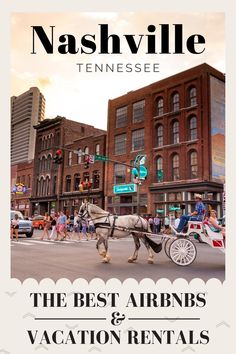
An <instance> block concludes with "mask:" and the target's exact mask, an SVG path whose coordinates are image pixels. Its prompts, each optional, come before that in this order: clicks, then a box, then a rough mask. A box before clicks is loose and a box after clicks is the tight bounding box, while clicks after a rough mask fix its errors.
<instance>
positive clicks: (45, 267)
mask: <svg viewBox="0 0 236 354" xmlns="http://www.w3.org/2000/svg"><path fill="white" fill-rule="evenodd" d="M41 235H42V231H38V230H35V232H34V235H33V237H32V238H28V239H27V238H26V237H25V236H24V235H23V236H22V237H20V238H19V241H18V242H16V241H15V240H14V241H11V276H12V278H17V279H19V280H21V281H23V280H25V279H27V278H34V279H36V280H37V281H40V280H41V279H43V278H51V279H53V280H54V281H56V280H58V279H60V278H67V279H69V280H70V281H74V280H75V279H77V278H84V279H86V280H88V281H89V280H91V279H93V278H101V279H103V280H104V281H107V280H108V279H110V278H117V279H120V280H121V281H124V280H125V279H127V278H134V279H136V280H138V281H140V280H142V279H143V278H151V279H153V280H154V281H157V280H158V279H160V278H167V279H169V280H171V281H173V280H175V279H177V278H184V279H186V280H187V281H190V280H191V279H194V278H200V279H203V280H204V281H207V280H208V279H210V278H217V279H219V280H220V281H224V279H225V256H224V254H223V253H221V252H220V251H219V250H215V249H212V248H211V247H210V246H208V245H207V244H200V243H199V242H198V241H194V242H195V244H196V247H197V257H196V259H195V261H194V263H192V264H191V265H189V266H186V267H181V266H178V265H176V264H174V263H173V262H172V261H171V260H170V259H169V258H168V257H167V256H166V254H165V252H164V250H162V252H161V253H158V254H155V259H154V264H148V263H147V251H146V248H145V247H144V245H142V246H141V248H140V251H139V257H138V260H137V262H136V263H128V262H127V260H128V257H129V256H131V255H132V254H133V251H134V242H133V239H132V238H131V237H130V238H126V239H119V240H117V239H114V240H113V239H110V240H109V251H110V254H111V257H112V259H111V262H110V263H109V264H103V263H101V260H102V258H101V257H100V256H99V254H98V252H97V250H96V240H89V241H86V240H82V241H81V242H78V240H77V239H70V240H68V239H67V240H66V241H47V240H44V241H40V240H39V238H40V236H41Z"/></svg>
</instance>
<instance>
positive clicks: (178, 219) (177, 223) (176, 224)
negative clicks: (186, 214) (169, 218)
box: [174, 213, 180, 229]
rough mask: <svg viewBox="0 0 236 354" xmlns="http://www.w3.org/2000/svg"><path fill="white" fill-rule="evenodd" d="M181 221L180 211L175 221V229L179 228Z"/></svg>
mask: <svg viewBox="0 0 236 354" xmlns="http://www.w3.org/2000/svg"><path fill="white" fill-rule="evenodd" d="M179 222H180V214H179V213H176V216H175V221H174V227H175V229H177V228H178V226H179Z"/></svg>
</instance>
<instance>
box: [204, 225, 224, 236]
mask: <svg viewBox="0 0 236 354" xmlns="http://www.w3.org/2000/svg"><path fill="white" fill-rule="evenodd" d="M203 227H204V229H205V231H206V234H207V236H209V237H210V238H211V239H212V240H222V239H223V236H222V233H221V232H220V230H219V231H218V230H217V231H214V230H213V229H211V227H210V224H208V223H203Z"/></svg>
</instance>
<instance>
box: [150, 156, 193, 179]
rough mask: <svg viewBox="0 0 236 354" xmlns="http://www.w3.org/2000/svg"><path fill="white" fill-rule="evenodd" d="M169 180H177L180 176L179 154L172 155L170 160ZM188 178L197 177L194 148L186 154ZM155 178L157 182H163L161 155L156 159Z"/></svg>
mask: <svg viewBox="0 0 236 354" xmlns="http://www.w3.org/2000/svg"><path fill="white" fill-rule="evenodd" d="M170 171H171V180H172V181H177V180H179V179H181V178H180V158H179V154H177V153H175V154H173V155H172V158H171V160H170ZM187 171H188V178H189V179H194V178H197V177H198V156H197V152H196V151H195V150H192V151H190V152H189V154H188V168H187ZM156 180H157V182H163V181H164V180H165V176H164V170H163V157H162V156H158V157H157V159H156Z"/></svg>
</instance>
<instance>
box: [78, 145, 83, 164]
mask: <svg viewBox="0 0 236 354" xmlns="http://www.w3.org/2000/svg"><path fill="white" fill-rule="evenodd" d="M79 163H82V149H81V148H79V149H78V164H79Z"/></svg>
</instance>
